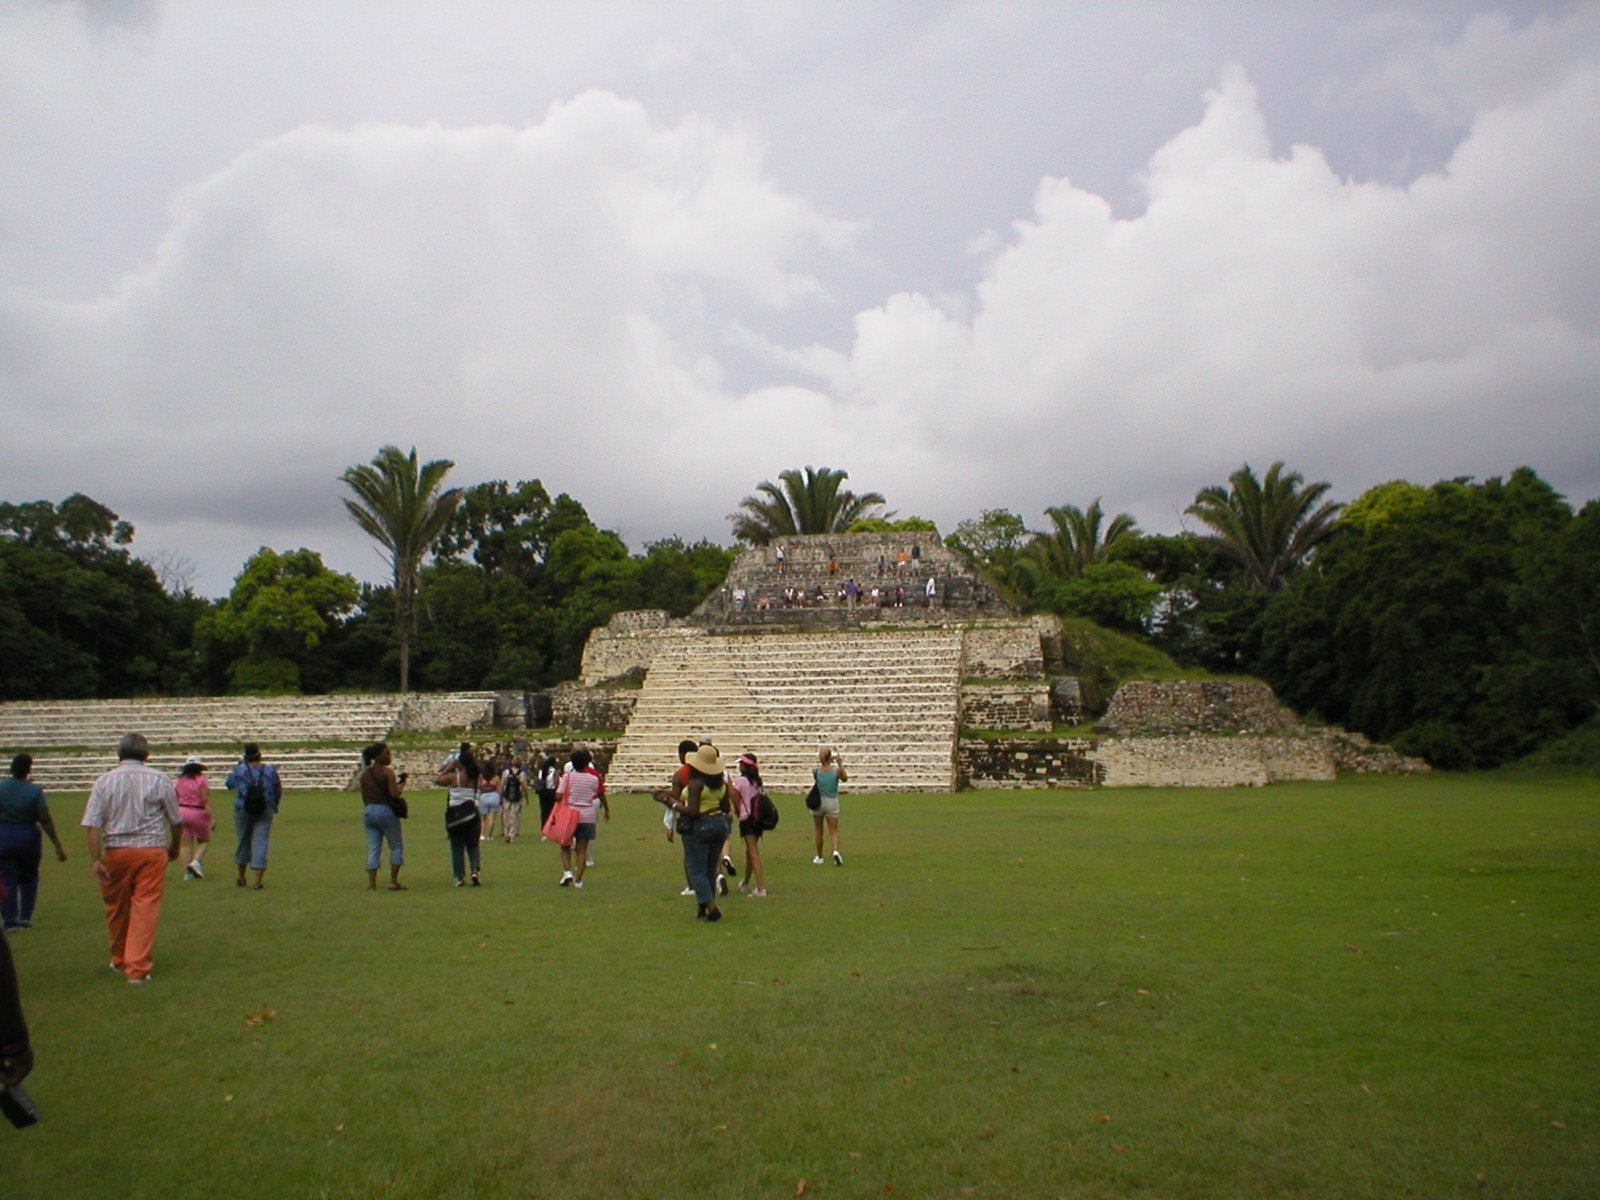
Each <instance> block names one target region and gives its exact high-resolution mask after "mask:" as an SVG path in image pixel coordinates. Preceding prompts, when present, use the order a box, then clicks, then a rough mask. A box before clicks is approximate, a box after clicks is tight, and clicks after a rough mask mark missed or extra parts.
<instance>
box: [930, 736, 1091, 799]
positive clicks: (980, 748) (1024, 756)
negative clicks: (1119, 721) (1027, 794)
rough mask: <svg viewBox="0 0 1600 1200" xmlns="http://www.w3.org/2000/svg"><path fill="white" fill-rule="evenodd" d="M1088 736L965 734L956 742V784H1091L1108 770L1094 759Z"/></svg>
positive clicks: (1004, 785)
mask: <svg viewBox="0 0 1600 1200" xmlns="http://www.w3.org/2000/svg"><path fill="white" fill-rule="evenodd" d="M1094 746H1095V742H1094V741H1093V740H1091V739H1086V738H1027V739H1019V738H999V739H993V740H991V739H988V738H962V739H961V740H960V741H958V742H957V743H956V786H957V787H967V788H1086V787H1093V786H1095V785H1096V784H1098V783H1100V782H1101V777H1102V776H1103V774H1104V770H1103V769H1102V768H1101V767H1100V766H1099V765H1098V764H1097V763H1095V762H1094V761H1093V760H1092V759H1091V758H1089V757H1088V756H1089V753H1090V752H1091V751H1092V750H1093V749H1094Z"/></svg>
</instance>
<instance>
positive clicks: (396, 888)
mask: <svg viewBox="0 0 1600 1200" xmlns="http://www.w3.org/2000/svg"><path fill="white" fill-rule="evenodd" d="M405 890H406V885H405V884H403V883H391V884H390V885H389V891H391V892H403V891H405Z"/></svg>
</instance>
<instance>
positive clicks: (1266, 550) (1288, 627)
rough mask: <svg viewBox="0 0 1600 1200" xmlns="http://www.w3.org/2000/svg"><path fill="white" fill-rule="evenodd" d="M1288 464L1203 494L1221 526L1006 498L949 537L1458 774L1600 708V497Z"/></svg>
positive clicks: (1524, 474) (1082, 606)
mask: <svg viewBox="0 0 1600 1200" xmlns="http://www.w3.org/2000/svg"><path fill="white" fill-rule="evenodd" d="M1327 490H1328V485H1327V484H1325V483H1316V484H1310V485H1307V484H1306V483H1305V482H1304V480H1302V479H1301V478H1300V476H1299V475H1297V474H1294V473H1291V472H1285V471H1284V470H1283V466H1282V464H1281V463H1276V464H1274V465H1273V466H1272V468H1271V469H1269V470H1268V472H1267V473H1266V474H1265V475H1264V476H1262V477H1260V478H1259V479H1258V478H1257V476H1256V475H1255V473H1254V472H1253V471H1252V470H1251V469H1250V468H1249V467H1244V468H1241V470H1240V471H1237V472H1235V473H1234V475H1233V476H1232V477H1230V480H1229V484H1228V486H1226V487H1213V488H1206V489H1203V490H1202V491H1201V492H1200V493H1199V494H1197V496H1196V497H1195V502H1194V504H1193V505H1191V506H1190V507H1189V509H1188V510H1187V511H1188V513H1189V514H1190V515H1191V516H1194V517H1195V518H1196V519H1197V520H1198V521H1199V522H1200V523H1201V524H1202V525H1203V526H1204V527H1205V531H1203V532H1202V531H1199V530H1197V531H1193V532H1185V533H1181V534H1177V535H1170V536H1169V535H1149V534H1144V533H1142V532H1140V531H1139V530H1138V529H1137V527H1136V526H1135V525H1134V524H1133V522H1132V519H1131V518H1127V517H1126V516H1125V515H1123V516H1119V517H1117V518H1115V519H1114V520H1113V521H1111V522H1110V523H1109V524H1105V525H1104V527H1103V528H1102V524H1103V516H1102V514H1101V512H1100V507H1099V502H1098V501H1096V502H1095V503H1094V504H1091V505H1090V506H1089V508H1088V509H1086V510H1082V511H1080V510H1078V509H1075V508H1073V507H1072V506H1070V505H1068V506H1062V507H1060V508H1052V509H1049V510H1047V511H1046V516H1047V517H1048V518H1049V519H1050V524H1049V526H1048V527H1047V528H1046V529H1043V530H1040V531H1030V530H1028V529H1027V528H1026V527H1025V524H1024V522H1023V519H1022V518H1021V517H1019V516H1018V515H1016V514H1014V513H1011V512H1008V511H1006V510H1003V509H991V510H987V511H985V512H984V513H982V514H981V515H980V516H979V517H977V518H975V519H973V520H969V521H963V522H962V523H961V524H960V525H959V526H958V527H957V528H956V530H955V532H954V533H953V534H952V535H951V536H950V537H949V538H948V539H947V541H948V542H949V544H950V545H951V546H952V547H953V548H956V549H959V550H962V551H963V552H965V553H967V554H968V555H969V556H971V557H972V558H973V559H974V560H976V561H977V562H979V563H980V564H982V565H984V566H985V567H987V568H988V570H989V571H990V573H991V574H992V575H993V576H994V577H995V578H996V579H997V581H999V582H1000V583H1001V584H1002V585H1003V586H1005V587H1007V588H1008V589H1009V590H1010V591H1011V593H1012V595H1013V597H1014V598H1015V599H1016V601H1017V602H1018V603H1019V604H1020V605H1021V606H1022V607H1023V608H1024V609H1027V610H1030V611H1049V612H1057V613H1060V614H1062V615H1070V616H1086V617H1089V618H1091V619H1093V620H1095V621H1098V622H1099V623H1101V624H1103V625H1106V626H1108V627H1111V628H1116V629H1120V630H1122V631H1124V632H1128V633H1132V634H1135V635H1137V636H1140V637H1143V638H1145V639H1147V640H1149V641H1150V642H1151V643H1153V644H1154V645H1156V646H1157V647H1158V648H1160V649H1162V650H1164V651H1166V652H1167V653H1168V654H1170V655H1171V656H1172V657H1173V658H1174V659H1176V660H1177V661H1178V662H1179V663H1181V664H1184V665H1188V666H1194V667H1199V668H1203V669H1206V670H1209V671H1213V672H1218V673H1222V674H1229V673H1243V674H1250V675H1256V676H1259V677H1261V678H1263V679H1265V680H1266V681H1267V682H1268V683H1270V684H1271V685H1272V686H1273V688H1274V689H1275V690H1276V691H1277V692H1278V694H1279V695H1280V696H1281V697H1282V698H1283V699H1284V700H1285V701H1286V702H1288V703H1289V704H1290V705H1291V706H1293V707H1294V708H1295V709H1297V710H1298V711H1300V712H1302V713H1306V714H1309V715H1311V716H1313V717H1320V718H1322V719H1325V720H1328V721H1331V722H1336V723H1338V724H1341V725H1344V726H1346V727H1347V728H1350V729H1355V730H1359V731H1360V732H1362V733H1365V734H1367V735H1369V736H1371V737H1373V738H1376V739H1379V740H1383V741H1387V742H1392V743H1393V744H1394V745H1395V746H1396V747H1398V748H1399V749H1401V750H1403V751H1405V752H1407V753H1412V754H1417V755H1421V756H1423V757H1425V758H1427V759H1428V760H1429V761H1431V762H1433V763H1434V764H1435V765H1438V766H1444V767H1461V768H1465V767H1481V766H1492V765H1495V764H1498V763H1503V762H1506V761H1509V760H1510V759H1513V758H1515V757H1518V756H1520V755H1522V754H1525V753H1527V752H1528V751H1530V750H1532V749H1533V748H1534V747H1536V746H1539V745H1541V744H1543V743H1545V742H1548V741H1549V740H1551V739H1552V738H1555V737H1557V736H1559V735H1561V734H1563V733H1565V732H1566V731H1569V730H1571V729H1573V728H1575V727H1577V726H1578V725H1580V724H1582V723H1584V722H1585V721H1589V720H1595V719H1597V716H1600V501H1592V502H1590V503H1589V504H1587V505H1585V506H1584V508H1583V509H1582V510H1581V511H1580V512H1577V513H1574V512H1573V511H1572V509H1571V507H1570V506H1569V505H1568V504H1567V503H1566V502H1565V501H1564V500H1563V499H1562V498H1561V497H1560V496H1558V495H1557V494H1556V493H1555V492H1554V491H1553V490H1552V489H1551V488H1550V486H1549V485H1548V484H1547V483H1545V482H1544V481H1543V480H1542V479H1540V478H1539V476H1538V475H1537V474H1535V473H1534V472H1533V471H1532V470H1529V469H1527V468H1523V469H1521V470H1518V471H1516V472H1514V473H1513V474H1512V475H1511V476H1510V477H1509V478H1507V479H1499V478H1493V479H1488V480H1484V481H1482V482H1476V481H1473V480H1470V479H1455V480H1447V481H1444V482H1441V483H1437V484H1434V485H1433V486H1432V487H1421V486H1418V485H1416V484H1411V483H1404V482H1397V483H1388V484H1384V485H1381V486H1379V487H1376V488H1373V489H1371V490H1369V491H1368V492H1366V493H1365V494H1363V495H1362V496H1360V497H1358V498H1357V499H1356V500H1355V501H1354V502H1353V503H1351V504H1350V505H1348V506H1341V505H1337V504H1331V503H1328V502H1325V501H1323V499H1322V498H1323V496H1324V494H1325V493H1326V492H1327Z"/></svg>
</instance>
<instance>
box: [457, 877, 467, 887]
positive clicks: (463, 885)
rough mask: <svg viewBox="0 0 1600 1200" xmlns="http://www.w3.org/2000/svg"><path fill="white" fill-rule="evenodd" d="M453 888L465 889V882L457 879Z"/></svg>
mask: <svg viewBox="0 0 1600 1200" xmlns="http://www.w3.org/2000/svg"><path fill="white" fill-rule="evenodd" d="M455 886H456V887H466V886H467V881H466V880H465V879H458V880H456V883H455Z"/></svg>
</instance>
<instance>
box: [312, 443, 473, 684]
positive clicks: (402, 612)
mask: <svg viewBox="0 0 1600 1200" xmlns="http://www.w3.org/2000/svg"><path fill="white" fill-rule="evenodd" d="M453 466H455V463H453V462H451V461H450V460H449V459H447V458H437V459H434V460H433V461H432V462H426V463H423V464H421V465H420V466H419V465H418V463H417V448H416V447H415V446H413V447H411V453H410V454H409V455H408V454H402V453H401V452H400V449H399V447H397V446H385V447H384V448H383V449H382V450H379V451H378V454H377V457H376V458H374V459H373V460H372V462H371V463H368V464H365V465H362V466H356V467H351V468H349V469H348V470H347V471H345V473H344V474H343V475H341V476H339V478H340V479H341V480H343V481H344V483H345V485H346V486H347V487H349V489H350V490H351V491H352V492H354V493H355V494H356V498H355V499H354V500H352V499H350V498H349V497H348V496H347V497H345V498H344V506H345V508H347V509H348V510H349V511H350V517H351V519H352V520H354V521H355V523H356V524H357V525H359V526H361V528H362V529H363V530H364V531H365V532H366V533H367V535H368V536H369V537H371V538H372V539H373V541H375V542H377V543H378V545H380V546H382V547H383V550H384V557H385V559H387V561H388V563H389V565H390V566H391V567H392V568H393V569H394V602H395V620H396V624H397V625H398V627H399V632H400V690H401V691H402V692H407V691H410V690H411V626H412V616H413V610H412V605H413V603H414V602H415V600H416V596H417V583H418V580H419V577H420V575H421V572H422V560H423V559H424V558H425V557H427V554H428V551H429V550H430V549H431V548H432V546H433V543H434V542H435V540H437V539H438V537H439V534H440V533H441V532H442V531H443V530H444V527H445V525H446V524H447V523H448V522H449V520H450V518H451V516H453V515H454V513H455V510H456V505H457V503H458V502H459V501H460V499H461V489H460V488H451V489H450V490H449V491H443V492H442V491H440V490H439V485H440V484H441V483H442V482H443V481H444V477H445V475H446V474H448V473H449V471H450V468H451V467H453Z"/></svg>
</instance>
